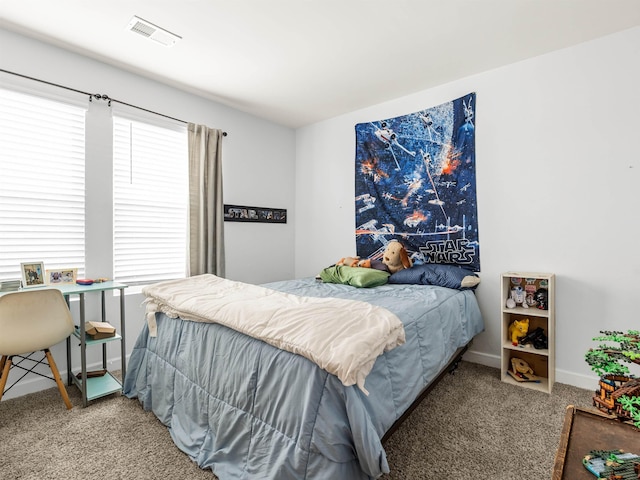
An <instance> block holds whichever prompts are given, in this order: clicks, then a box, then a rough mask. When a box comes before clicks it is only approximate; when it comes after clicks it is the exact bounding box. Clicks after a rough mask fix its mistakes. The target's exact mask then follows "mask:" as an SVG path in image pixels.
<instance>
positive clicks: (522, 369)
mask: <svg viewBox="0 0 640 480" xmlns="http://www.w3.org/2000/svg"><path fill="white" fill-rule="evenodd" d="M511 369H512V370H513V373H515V374H521V375H533V368H531V367H530V366H529V364H528V363H527V362H525V361H524V360H522V359H521V358H516V357H513V358H512V359H511Z"/></svg>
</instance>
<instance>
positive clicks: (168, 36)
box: [127, 16, 182, 47]
mask: <svg viewBox="0 0 640 480" xmlns="http://www.w3.org/2000/svg"><path fill="white" fill-rule="evenodd" d="M127 30H131V31H132V32H135V33H138V34H140V35H142V36H143V37H147V38H150V39H151V40H153V41H155V42H158V43H160V44H162V45H164V46H165V47H173V46H174V45H175V44H176V42H177V41H178V40H182V37H180V36H178V35H176V34H175V33H171V32H170V31H168V30H165V29H164V28H160V27H158V26H156V25H154V24H153V23H151V22H147V21H146V20H143V19H142V18H140V17H136V16H134V17H133V18H132V19H131V20H130V21H129V25H127Z"/></svg>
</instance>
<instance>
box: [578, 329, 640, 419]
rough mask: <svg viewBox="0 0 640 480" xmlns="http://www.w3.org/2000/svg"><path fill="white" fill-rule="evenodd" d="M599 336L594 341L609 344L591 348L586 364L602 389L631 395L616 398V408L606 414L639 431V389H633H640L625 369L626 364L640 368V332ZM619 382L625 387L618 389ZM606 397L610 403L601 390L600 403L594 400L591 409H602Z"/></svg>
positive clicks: (626, 368)
mask: <svg viewBox="0 0 640 480" xmlns="http://www.w3.org/2000/svg"><path fill="white" fill-rule="evenodd" d="M600 333H601V334H602V335H601V336H599V337H595V338H594V339H593V340H594V341H598V342H609V343H600V344H599V345H598V346H597V347H596V348H590V349H589V350H588V351H587V353H585V356H584V358H585V361H586V362H587V363H588V364H589V365H590V366H591V370H593V371H594V372H596V373H597V374H598V375H599V376H600V385H601V388H602V386H603V385H604V386H605V387H606V386H607V384H609V385H611V386H612V387H614V388H616V389H617V388H624V389H626V390H627V391H630V392H633V393H632V394H631V395H626V394H625V395H622V396H620V397H615V398H614V399H613V401H614V403H615V404H616V405H615V406H614V405H611V406H612V407H613V408H608V409H607V410H609V411H610V412H612V413H615V414H616V415H618V416H619V417H622V418H625V419H627V418H630V419H631V420H633V422H634V424H635V425H636V426H637V427H640V387H638V388H634V387H635V386H636V385H640V382H639V381H638V380H637V379H636V377H635V376H634V375H632V374H630V371H629V367H628V366H627V365H626V364H627V363H629V364H637V365H640V332H639V331H637V330H629V331H628V332H627V333H624V332H617V331H601V332H600ZM616 343H617V345H615V344H616ZM612 344H614V345H612ZM621 378H624V379H626V380H625V381H626V383H624V384H622V385H618V383H617V382H619V381H620V379H621ZM630 387H631V388H630ZM636 392H638V395H636ZM605 396H606V397H607V398H608V399H609V398H610V396H611V395H609V394H606V395H605V392H604V391H603V390H602V389H601V399H600V400H599V399H598V398H597V397H594V405H596V406H598V407H599V408H601V407H602V405H603V403H605V401H606V399H605Z"/></svg>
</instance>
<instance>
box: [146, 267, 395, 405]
mask: <svg viewBox="0 0 640 480" xmlns="http://www.w3.org/2000/svg"><path fill="white" fill-rule="evenodd" d="M142 292H143V293H144V294H145V295H146V296H147V300H146V301H145V302H146V312H147V322H148V324H149V331H150V335H151V336H155V335H156V329H155V314H156V312H162V313H165V314H166V315H167V316H169V317H171V318H177V317H180V318H182V319H183V320H191V321H197V322H214V323H219V324H222V325H225V326H227V327H229V328H232V329H234V330H237V331H239V332H242V333H244V334H245V335H249V336H251V337H253V338H257V339H259V340H262V341H264V342H266V343H269V344H271V345H273V346H275V347H277V348H280V349H282V350H287V351H289V352H292V353H296V354H298V355H302V356H304V357H306V358H307V359H309V360H311V361H312V362H314V363H316V364H317V365H318V366H319V367H321V368H323V369H325V370H326V371H328V372H329V373H332V374H334V375H336V376H337V377H338V378H339V379H340V380H341V382H342V383H343V384H344V385H345V386H350V385H354V384H357V385H358V386H359V387H360V388H361V389H362V391H363V392H365V393H367V392H366V390H365V388H364V382H365V378H366V376H367V375H368V374H369V372H370V371H371V368H372V367H373V364H374V362H375V360H376V358H377V357H378V356H379V355H380V354H382V353H383V352H385V351H389V350H391V349H393V348H395V347H397V346H399V345H402V344H403V343H404V342H405V333H404V328H403V325H402V322H400V320H399V319H398V317H396V316H395V315H394V314H393V313H391V312H389V311H388V310H387V309H385V308H382V307H379V306H376V305H372V304H369V303H365V302H360V301H355V300H345V299H338V298H315V297H301V296H297V295H293V294H289V293H282V292H278V291H276V290H270V289H268V288H264V287H260V286H257V285H251V284H247V283H242V282H235V281H232V280H227V279H223V278H220V277H217V276H215V275H209V274H206V275H198V276H194V277H189V278H185V279H180V280H170V281H166V282H160V283H156V284H154V285H149V286H146V287H144V288H143V290H142Z"/></svg>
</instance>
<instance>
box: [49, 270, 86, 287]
mask: <svg viewBox="0 0 640 480" xmlns="http://www.w3.org/2000/svg"><path fill="white" fill-rule="evenodd" d="M77 279H78V269H77V268H51V269H49V268H48V269H47V273H46V275H45V282H46V283H47V285H68V284H74V283H76V280H77Z"/></svg>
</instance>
